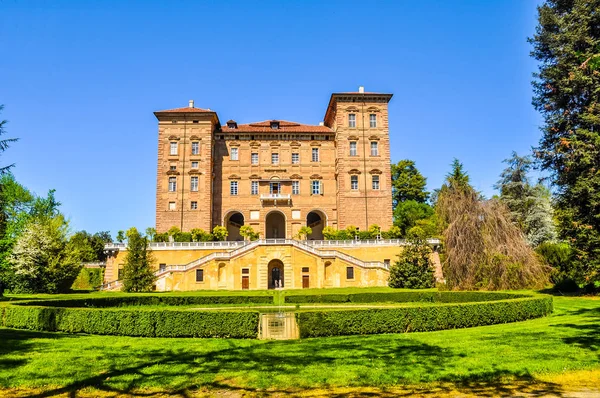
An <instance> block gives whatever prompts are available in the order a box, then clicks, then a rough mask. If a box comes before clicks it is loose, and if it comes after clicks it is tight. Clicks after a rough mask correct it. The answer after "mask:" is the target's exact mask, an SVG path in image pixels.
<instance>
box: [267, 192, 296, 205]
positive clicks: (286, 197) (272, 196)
mask: <svg viewBox="0 0 600 398" xmlns="http://www.w3.org/2000/svg"><path fill="white" fill-rule="evenodd" d="M260 202H261V203H262V204H265V202H267V203H271V202H273V204H274V205H275V206H277V202H279V204H287V205H291V204H292V195H290V194H289V193H288V194H285V193H268V194H261V195H260Z"/></svg>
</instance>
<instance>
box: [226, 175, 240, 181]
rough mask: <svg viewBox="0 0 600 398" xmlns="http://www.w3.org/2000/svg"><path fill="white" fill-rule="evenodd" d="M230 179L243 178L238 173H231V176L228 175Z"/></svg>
mask: <svg viewBox="0 0 600 398" xmlns="http://www.w3.org/2000/svg"><path fill="white" fill-rule="evenodd" d="M227 178H228V179H230V180H241V179H242V178H241V177H240V176H239V175H237V174H231V175H230V176H229V177H227Z"/></svg>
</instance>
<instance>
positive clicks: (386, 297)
mask: <svg viewBox="0 0 600 398" xmlns="http://www.w3.org/2000/svg"><path fill="white" fill-rule="evenodd" d="M523 297H529V296H526V295H523V294H513V293H502V292H433V291H430V292H390V293H352V294H303V295H291V296H285V302H286V303H386V302H387V303H409V302H426V303H468V302H481V301H497V300H507V299H516V298H523Z"/></svg>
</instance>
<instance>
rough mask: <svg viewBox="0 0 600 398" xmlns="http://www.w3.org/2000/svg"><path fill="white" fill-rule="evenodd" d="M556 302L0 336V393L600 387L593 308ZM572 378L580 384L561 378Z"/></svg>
mask: <svg viewBox="0 0 600 398" xmlns="http://www.w3.org/2000/svg"><path fill="white" fill-rule="evenodd" d="M340 290H341V289H340ZM361 291H364V290H361ZM319 292H320V293H323V291H322V290H320V291H319ZM335 292H336V293H337V292H338V290H337V289H336V291H335ZM218 293H220V294H223V293H224V292H218ZM100 294H102V293H100ZM117 294H118V293H117ZM37 297H39V296H37ZM69 297H73V296H71V295H69ZM13 298H24V297H13ZM554 306H555V311H554V313H553V314H552V315H551V316H548V317H545V318H540V319H534V320H530V321H525V322H518V323H513V324H503V325H494V326H484V327H478V328H471V329H457V330H447V331H440V332H429V333H410V334H399V335H373V336H349V337H348V336H347V337H334V338H322V339H304V340H294V341H256V340H226V339H183V338H180V339H161V338H134V337H116V336H91V335H69V334H62V333H46V332H32V331H23V330H12V329H6V328H0V388H3V389H10V390H4V392H5V393H8V391H10V392H11V393H14V394H17V393H20V392H23V396H31V395H34V396H35V395H36V394H37V396H52V395H53V394H59V393H67V392H69V393H72V392H74V391H79V392H83V393H85V392H86V391H87V392H89V391H92V392H89V394H90V396H95V395H101V394H117V393H120V394H128V393H132V392H136V391H137V392H139V391H153V392H157V393H164V394H171V393H179V394H183V393H184V392H186V391H197V390H201V391H204V390H206V389H208V391H225V390H226V391H243V392H257V391H269V392H277V391H279V392H281V393H282V394H283V393H288V392H294V391H300V390H305V389H310V391H313V392H315V394H316V395H319V391H321V392H323V394H324V395H329V394H331V393H332V392H336V391H338V392H340V391H341V392H340V393H339V394H341V395H346V394H347V393H348V391H355V390H352V389H355V388H360V389H362V391H367V394H371V393H373V391H376V393H377V394H384V393H386V392H388V393H390V392H391V391H395V392H394V393H393V395H397V394H400V390H394V389H398V388H401V389H402V391H412V392H413V393H414V392H415V391H421V392H422V389H423V388H429V389H434V390H435V389H438V390H439V391H442V392H444V391H446V392H448V391H451V390H453V389H456V388H465V386H467V387H468V388H471V390H469V391H471V393H473V391H474V390H472V389H473V388H480V389H481V390H477V391H478V392H477V393H475V395H485V391H487V390H486V388H488V389H489V388H491V387H490V386H492V387H494V386H500V385H505V386H511V387H510V388H512V389H511V390H510V391H511V393H510V394H507V395H512V394H513V393H516V392H519V391H526V389H527V388H531V386H532V385H536V386H539V388H541V389H543V390H544V391H547V392H550V393H551V392H553V391H554V390H556V391H559V387H557V386H560V385H562V384H565V383H566V384H567V385H570V386H571V387H572V386H573V385H575V384H576V385H582V384H585V383H589V382H590V380H592V381H595V382H600V361H599V359H600V358H599V356H600V300H598V299H595V298H579V297H572V298H571V297H555V299H554ZM573 372H580V373H577V374H581V372H584V373H583V374H584V375H585V376H580V377H579V378H577V377H575V378H574V377H571V378H569V377H568V375H571V374H575V373H573ZM561 380H562V381H561ZM565 380H566V381H565ZM573 380H578V381H577V382H575V381H573ZM563 381H564V383H563ZM482 383H483V384H482ZM506 383H508V384H506ZM557 383H562V384H557ZM592 385H593V384H592ZM399 386H403V387H399ZM348 388H350V389H351V390H348ZM502 388H509V387H502ZM406 389H409V390H406ZM410 389H412V390H410ZM440 389H441V390H440ZM359 391H361V390H359ZM491 391H497V390H491ZM556 391H554V392H556ZM595 392H598V391H597V390H595ZM2 393H3V391H0V395H3V394H2ZM84 395H85V394H84ZM492 395H494V394H492Z"/></svg>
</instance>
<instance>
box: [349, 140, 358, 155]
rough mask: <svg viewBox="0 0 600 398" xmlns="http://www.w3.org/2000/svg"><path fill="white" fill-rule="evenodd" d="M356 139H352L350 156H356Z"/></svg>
mask: <svg viewBox="0 0 600 398" xmlns="http://www.w3.org/2000/svg"><path fill="white" fill-rule="evenodd" d="M356 155H357V153H356V141H350V156H356Z"/></svg>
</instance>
